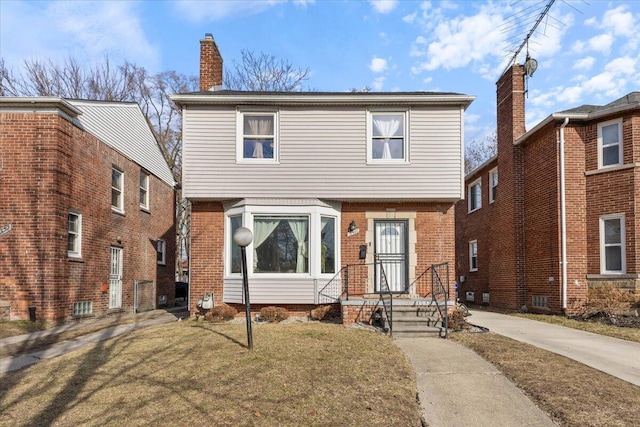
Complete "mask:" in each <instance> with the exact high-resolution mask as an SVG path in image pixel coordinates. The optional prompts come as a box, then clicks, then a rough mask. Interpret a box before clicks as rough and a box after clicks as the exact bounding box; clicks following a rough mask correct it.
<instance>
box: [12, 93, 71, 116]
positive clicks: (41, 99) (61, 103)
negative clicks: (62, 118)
mask: <svg viewBox="0 0 640 427" xmlns="http://www.w3.org/2000/svg"><path fill="white" fill-rule="evenodd" d="M3 104H4V105H8V106H11V107H13V108H25V109H34V108H36V109H37V108H58V109H60V110H61V111H62V112H64V113H65V114H67V115H69V116H71V117H77V116H79V115H80V114H82V111H80V110H79V109H77V108H76V107H74V106H73V105H71V104H70V103H69V102H68V101H67V100H65V99H64V98H60V97H57V96H2V97H0V105H3Z"/></svg>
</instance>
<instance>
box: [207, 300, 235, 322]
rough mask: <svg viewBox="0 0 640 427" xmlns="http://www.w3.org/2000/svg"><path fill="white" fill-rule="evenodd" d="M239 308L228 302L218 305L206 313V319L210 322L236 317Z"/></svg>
mask: <svg viewBox="0 0 640 427" xmlns="http://www.w3.org/2000/svg"><path fill="white" fill-rule="evenodd" d="M236 314H238V310H236V309H235V308H233V307H231V306H230V305H227V304H222V305H217V306H215V307H213V308H212V309H211V310H209V312H207V313H206V314H205V315H204V318H205V320H208V321H210V322H224V321H227V320H231V319H233V318H234V317H236Z"/></svg>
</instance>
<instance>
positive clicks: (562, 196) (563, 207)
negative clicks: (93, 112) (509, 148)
mask: <svg viewBox="0 0 640 427" xmlns="http://www.w3.org/2000/svg"><path fill="white" fill-rule="evenodd" d="M567 124H569V117H565V118H564V122H562V125H560V229H561V231H560V234H561V240H562V254H561V258H562V259H561V263H562V310H563V311H564V312H566V310H567V212H566V201H565V196H566V194H565V175H564V128H565V126H567Z"/></svg>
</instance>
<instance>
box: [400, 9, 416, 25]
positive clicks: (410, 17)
mask: <svg viewBox="0 0 640 427" xmlns="http://www.w3.org/2000/svg"><path fill="white" fill-rule="evenodd" d="M416 16H418V12H417V11H415V12H413V13H411V14H409V15H406V16H403V17H402V20H403V21H404V22H406V23H408V24H413V22H414V21H415V20H416Z"/></svg>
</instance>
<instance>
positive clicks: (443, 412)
mask: <svg viewBox="0 0 640 427" xmlns="http://www.w3.org/2000/svg"><path fill="white" fill-rule="evenodd" d="M395 342H396V344H397V345H398V346H399V347H400V348H401V349H402V350H404V352H405V353H406V354H407V356H408V357H409V359H410V360H411V364H412V365H413V369H414V371H415V373H416V383H417V387H418V395H419V397H420V404H421V406H422V415H423V417H424V419H425V420H426V421H427V422H428V423H429V426H430V427H448V426H474V427H485V426H486V427H495V426H540V427H545V426H548V427H551V426H555V425H556V424H555V423H554V422H553V421H551V419H550V418H549V417H548V416H547V415H546V414H545V413H544V412H543V411H542V410H541V409H539V408H538V407H537V406H536V405H534V404H533V402H532V401H531V400H530V399H529V398H528V397H527V396H526V395H525V394H524V393H523V392H522V391H521V390H520V389H518V388H517V387H516V386H515V385H514V384H513V383H512V382H511V381H509V380H508V379H507V378H505V377H504V376H503V375H502V374H501V373H500V372H499V371H498V370H497V369H496V368H495V367H494V366H493V365H491V364H490V363H489V362H487V361H485V360H484V359H483V358H481V357H480V356H478V355H477V354H476V353H474V352H473V351H472V350H469V349H468V348H466V347H464V346H463V345H461V344H458V343H456V342H454V341H451V340H445V339H442V338H435V337H433V338H398V339H396V340H395Z"/></svg>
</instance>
